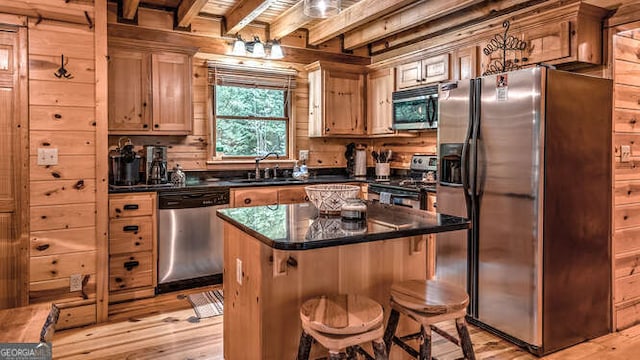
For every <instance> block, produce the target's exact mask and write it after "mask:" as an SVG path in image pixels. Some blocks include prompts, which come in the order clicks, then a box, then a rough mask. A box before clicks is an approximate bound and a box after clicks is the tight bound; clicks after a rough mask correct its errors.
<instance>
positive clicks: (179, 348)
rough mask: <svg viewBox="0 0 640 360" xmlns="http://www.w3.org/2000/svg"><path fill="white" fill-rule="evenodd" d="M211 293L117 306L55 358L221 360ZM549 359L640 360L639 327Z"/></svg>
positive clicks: (486, 347) (512, 350)
mask: <svg viewBox="0 0 640 360" xmlns="http://www.w3.org/2000/svg"><path fill="white" fill-rule="evenodd" d="M210 289H212V288H206V289H196V290H190V291H184V292H177V293H170V294H164V295H160V296H156V297H155V298H153V299H147V300H140V301H136V302H130V303H125V304H119V305H116V306H112V307H111V309H110V314H109V315H110V316H109V319H110V320H109V322H107V323H103V324H100V325H95V326H89V327H85V328H80V329H72V330H66V331H59V332H56V333H55V336H54V339H53V357H54V359H220V360H221V359H223V357H222V316H218V317H213V318H207V319H201V320H199V319H197V318H196V316H195V313H194V312H193V310H192V309H191V305H190V304H189V302H188V301H187V299H186V295H187V294H188V293H194V292H201V291H205V290H210ZM445 329H447V330H450V331H452V332H453V333H455V330H454V327H453V326H450V327H449V328H447V327H446V326H445ZM470 331H471V339H472V341H473V346H474V349H475V351H476V356H477V358H478V359H493V360H514V359H517V360H527V359H537V358H536V357H535V356H533V355H531V354H529V353H527V352H525V351H523V350H521V349H519V348H517V347H515V346H513V345H511V344H510V343H508V342H506V341H504V340H501V339H499V338H497V337H495V336H493V335H491V334H489V333H487V332H485V331H482V330H479V329H478V328H475V327H470ZM434 355H435V356H436V357H438V359H441V360H454V359H459V358H461V357H462V353H461V352H460V351H459V350H458V348H457V347H456V346H454V345H453V344H451V343H449V342H447V341H446V340H444V339H443V338H441V337H439V336H437V335H434ZM544 359H548V360H580V359H585V360H586V359H597V360H632V359H634V360H635V359H640V325H639V326H635V327H633V328H630V329H628V330H625V331H622V332H619V333H615V334H609V335H607V336H603V337H601V338H598V339H595V340H592V341H588V342H585V343H582V344H579V345H577V346H574V347H572V348H570V349H566V350H563V351H560V352H557V353H554V354H552V355H549V356H546V357H544ZM229 360H236V359H229ZM251 360H252V359H251ZM255 360H259V359H255ZM283 360H284V359H283Z"/></svg>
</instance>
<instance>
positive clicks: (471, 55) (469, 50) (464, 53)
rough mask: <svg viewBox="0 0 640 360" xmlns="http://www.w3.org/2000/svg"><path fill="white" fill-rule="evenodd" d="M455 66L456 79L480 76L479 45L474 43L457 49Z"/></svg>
mask: <svg viewBox="0 0 640 360" xmlns="http://www.w3.org/2000/svg"><path fill="white" fill-rule="evenodd" d="M453 68H454V74H453V79H454V80H466V79H473V78H475V77H478V76H479V74H478V47H477V46H475V45H473V46H468V47H465V48H461V49H458V50H456V53H455V57H454V61H453Z"/></svg>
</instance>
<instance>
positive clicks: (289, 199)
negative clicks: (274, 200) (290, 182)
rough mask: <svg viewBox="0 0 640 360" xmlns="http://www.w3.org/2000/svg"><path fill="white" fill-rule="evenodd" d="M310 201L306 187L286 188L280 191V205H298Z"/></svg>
mask: <svg viewBox="0 0 640 360" xmlns="http://www.w3.org/2000/svg"><path fill="white" fill-rule="evenodd" d="M307 201H309V197H308V196H307V192H306V191H304V186H301V187H297V188H286V189H280V190H278V203H279V204H297V203H303V202H307Z"/></svg>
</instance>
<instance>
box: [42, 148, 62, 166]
mask: <svg viewBox="0 0 640 360" xmlns="http://www.w3.org/2000/svg"><path fill="white" fill-rule="evenodd" d="M37 164H38V165H58V149H57V148H53V149H50V148H38V162H37Z"/></svg>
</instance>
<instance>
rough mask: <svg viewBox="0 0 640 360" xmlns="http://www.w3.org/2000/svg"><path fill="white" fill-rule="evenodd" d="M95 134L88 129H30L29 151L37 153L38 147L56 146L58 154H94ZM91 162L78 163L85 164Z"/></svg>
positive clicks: (32, 153) (33, 153)
mask: <svg viewBox="0 0 640 360" xmlns="http://www.w3.org/2000/svg"><path fill="white" fill-rule="evenodd" d="M95 137H96V134H95V133H94V132H89V131H40V130H35V131H31V143H30V150H29V153H30V154H31V155H33V156H36V155H38V148H57V149H58V156H60V155H95V153H96V145H95V141H96V139H95ZM87 165H91V164H78V166H87Z"/></svg>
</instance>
